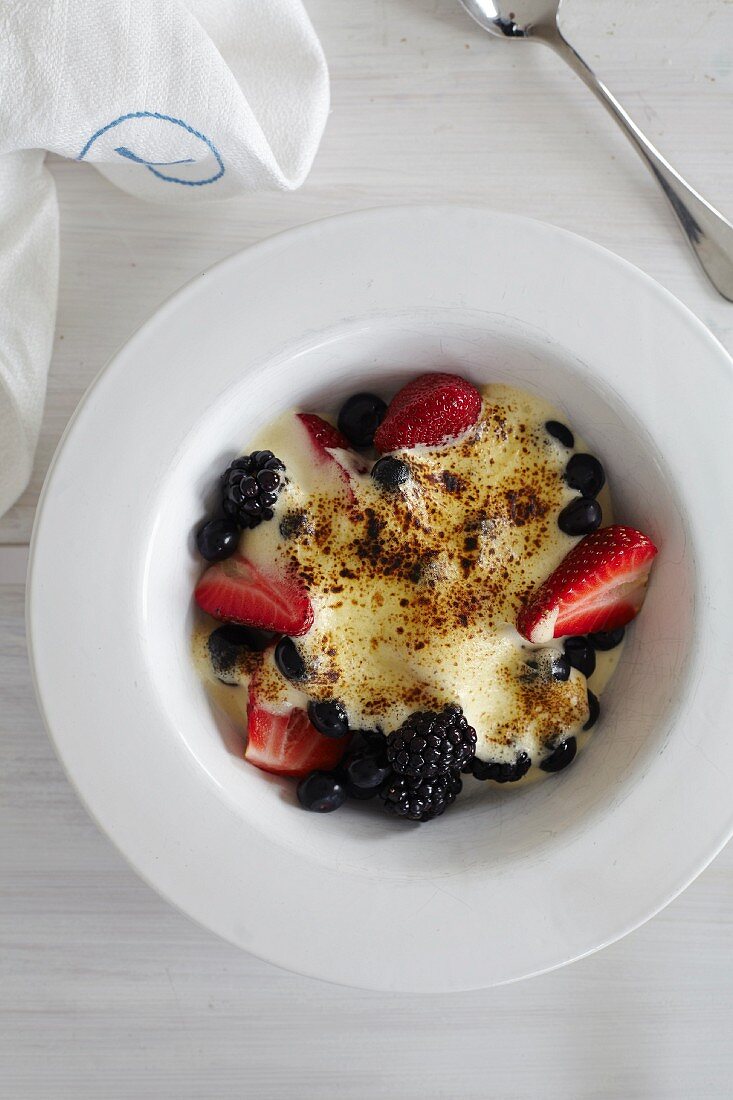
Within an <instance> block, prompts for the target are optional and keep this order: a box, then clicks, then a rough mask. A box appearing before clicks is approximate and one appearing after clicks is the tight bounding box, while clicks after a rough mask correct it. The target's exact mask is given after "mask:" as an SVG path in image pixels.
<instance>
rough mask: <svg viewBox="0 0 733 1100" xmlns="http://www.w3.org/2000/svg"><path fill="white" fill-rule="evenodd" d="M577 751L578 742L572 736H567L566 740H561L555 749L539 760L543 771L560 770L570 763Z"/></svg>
mask: <svg viewBox="0 0 733 1100" xmlns="http://www.w3.org/2000/svg"><path fill="white" fill-rule="evenodd" d="M577 751H578V742H577V741H576V740H575V738H574V737H568V739H567V741H561V742H560V744H559V745H558V746H557V748H556V749H553V751H552V752H551V753H550V755H549V756H546V757H545V759H544V760H542V761H541V762H540V767H541V768H542V771H543V772H561V771H562V770H563V768H567V766H568V764H572V762H573V760H574V759H575V754H576V752H577Z"/></svg>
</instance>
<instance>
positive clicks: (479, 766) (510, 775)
mask: <svg viewBox="0 0 733 1100" xmlns="http://www.w3.org/2000/svg"><path fill="white" fill-rule="evenodd" d="M531 766H532V761H531V760H530V758H529V756H528V754H527V753H526V752H520V753H518V754H517V758H516V760H513V761H512V762H511V763H510V764H504V763H500V762H499V761H487V760H479V758H478V757H477V756H474V758H473V760H471V762H470V764H469V765H468V766H467V767H466V768H464V769H463V770H464V772H465V771H470V772H471V773H472V774H473V775H474V776H475V778H476V779H482V780H483V779H493V781H494V783H516V782H517V780H519V779H521V778H522V777H523V776H525V775H526V774H527V772H528V771H529V769H530V767H531Z"/></svg>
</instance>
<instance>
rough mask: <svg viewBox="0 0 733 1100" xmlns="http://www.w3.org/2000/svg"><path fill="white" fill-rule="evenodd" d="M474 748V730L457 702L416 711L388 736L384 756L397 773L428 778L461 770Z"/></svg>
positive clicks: (417, 777)
mask: <svg viewBox="0 0 733 1100" xmlns="http://www.w3.org/2000/svg"><path fill="white" fill-rule="evenodd" d="M475 750H476V731H475V729H473V727H472V726H469V724H468V722H467V721H466V719H465V718H464V717H463V711H462V710H461V708H460V707H459V706H455V705H451V706H449V707H446V708H445V710H442V711H440V713H438V714H436V712H435V711H431V710H426V711H417V712H416V713H415V714H411V715H410V717H409V718H408V719H406V720H405V721H404V722H403V723H402V725H401V726H400V728H399V729H398V730H395V732H394V733H390V735H389V737H388V738H387V760H388V761H389V763H390V764H391V765H392V767H393V768H394V770H395V771H396V772H397V773H398V774H399V775H407V776H411V777H412V778H413V779H431V778H432V777H433V776H436V775H441V774H443V773H445V772H449V771H454V770H460V769H461V768H462V767H463V766H464V764H467V763H468V761H469V760H470V759H471V757H472V756H473V754H474V752H475Z"/></svg>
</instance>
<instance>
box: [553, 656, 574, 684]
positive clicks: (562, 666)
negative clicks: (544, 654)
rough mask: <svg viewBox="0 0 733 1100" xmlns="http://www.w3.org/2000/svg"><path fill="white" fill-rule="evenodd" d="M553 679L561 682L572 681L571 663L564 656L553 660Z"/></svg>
mask: <svg viewBox="0 0 733 1100" xmlns="http://www.w3.org/2000/svg"><path fill="white" fill-rule="evenodd" d="M552 678H553V680H560V681H564V680H569V679H570V662H569V661H568V659H567V657H563V656H562V654H558V655H557V656H556V657H553V658H552Z"/></svg>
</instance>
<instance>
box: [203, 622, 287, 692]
mask: <svg viewBox="0 0 733 1100" xmlns="http://www.w3.org/2000/svg"><path fill="white" fill-rule="evenodd" d="M271 638H272V635H271V634H267V633H266V632H265V631H264V630H257V629H256V628H255V627H253V626H235V624H234V623H229V624H228V625H227V626H220V627H218V628H217V629H216V630H214V631H213V632H212V633H211V634H210V635H209V637H208V640H207V643H206V645H207V648H208V650H209V657H210V658H211V667H212V668H213V670H214V672H215V673H216V675H217V676H218V677H219V679H220V680H224V681H225V682H235V681H232V680H231V676H232V673H233V672H235V671H236V670H237V668H238V665H239V662H240V659H241V657H242V655H243V653H244V652H250V653H251V652H254V653H262V651H263V650H264V649H267V647H268V645H269V644H270V640H271Z"/></svg>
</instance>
